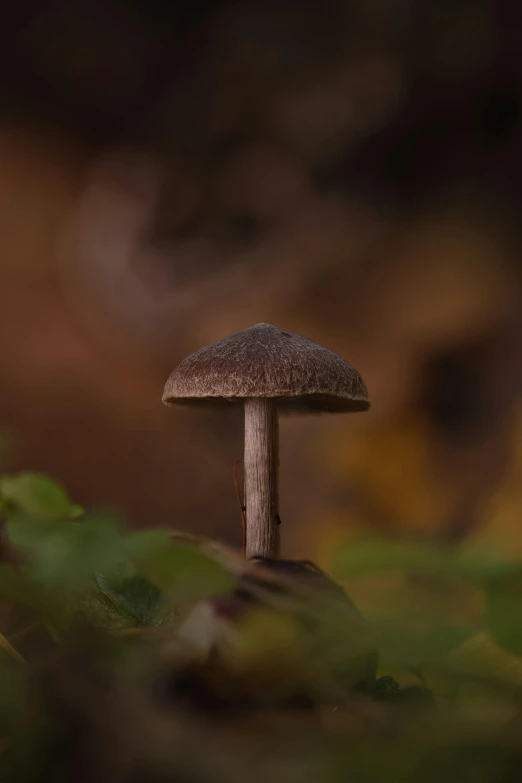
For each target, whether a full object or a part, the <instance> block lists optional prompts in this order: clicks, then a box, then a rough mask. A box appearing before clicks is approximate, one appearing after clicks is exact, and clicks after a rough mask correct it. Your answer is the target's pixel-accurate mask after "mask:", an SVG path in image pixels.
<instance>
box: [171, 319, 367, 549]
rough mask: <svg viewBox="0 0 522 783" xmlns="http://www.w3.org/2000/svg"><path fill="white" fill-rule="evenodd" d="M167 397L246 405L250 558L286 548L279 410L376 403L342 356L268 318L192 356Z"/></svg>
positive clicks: (179, 369) (188, 401)
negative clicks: (282, 527) (282, 542)
mask: <svg viewBox="0 0 522 783" xmlns="http://www.w3.org/2000/svg"><path fill="white" fill-rule="evenodd" d="M163 402H164V403H165V404H167V405H174V404H189V405H190V404H207V405H208V404H213V403H214V404H221V405H226V404H230V403H242V404H243V405H244V409H245V452H244V473H245V507H246V542H245V554H246V556H247V557H248V558H252V557H261V558H274V557H277V556H278V554H279V522H280V519H279V491H278V468H279V423H278V411H280V412H281V413H287V412H288V413H291V412H303V413H319V412H332V413H342V412H352V411H364V410H368V408H369V406H370V401H369V398H368V390H367V388H366V384H365V383H364V381H363V379H362V378H361V376H360V375H359V373H358V372H357V370H356V369H355V368H354V367H352V366H351V365H350V364H348V362H346V361H345V360H344V359H342V358H341V357H340V356H339V355H338V354H336V353H333V351H329V350H328V349H327V348H323V347H322V346H321V345H319V344H318V343H316V342H314V341H313V340H309V339H307V338H306V337H301V335H298V334H293V333H292V332H287V331H284V330H283V329H278V328H277V327H275V326H270V324H264V323H262V324H257V325H256V326H252V327H250V328H249V329H245V330H244V331H243V332H239V333H238V334H234V335H232V336H231V337H226V338H225V339H224V340H220V341H219V342H217V343H215V344H214V345H210V346H208V347H207V348H202V349H201V350H200V351H197V352H196V353H193V354H192V355H191V356H189V357H187V358H186V359H184V360H183V361H182V362H181V364H179V365H178V366H177V367H176V369H175V370H174V372H173V373H172V375H171V376H170V378H169V379H168V381H167V383H166V386H165V391H164V393H163Z"/></svg>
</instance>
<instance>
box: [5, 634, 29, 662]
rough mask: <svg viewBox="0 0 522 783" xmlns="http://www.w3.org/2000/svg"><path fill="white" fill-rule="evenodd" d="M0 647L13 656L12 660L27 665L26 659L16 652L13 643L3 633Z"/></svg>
mask: <svg viewBox="0 0 522 783" xmlns="http://www.w3.org/2000/svg"><path fill="white" fill-rule="evenodd" d="M0 647H2V648H3V649H4V650H5V651H6V652H7V653H8V654H9V655H10V656H11V658H14V659H15V661H18V663H27V661H26V660H25V658H23V657H22V656H21V655H20V653H19V652H18V650H15V648H14V647H13V645H12V644H11V642H10V641H9V640H8V639H6V638H5V636H4V635H3V633H0Z"/></svg>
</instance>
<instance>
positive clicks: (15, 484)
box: [0, 473, 83, 520]
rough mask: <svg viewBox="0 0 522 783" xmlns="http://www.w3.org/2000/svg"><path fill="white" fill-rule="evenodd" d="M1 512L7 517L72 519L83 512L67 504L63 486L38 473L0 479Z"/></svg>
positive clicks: (69, 503) (71, 504) (67, 498)
mask: <svg viewBox="0 0 522 783" xmlns="http://www.w3.org/2000/svg"><path fill="white" fill-rule="evenodd" d="M0 498H1V500H2V509H3V511H4V513H6V515H7V516H13V515H18V514H22V515H25V516H30V517H33V518H34V519H46V520H47V519H50V520H58V519H62V520H64V519H73V518H75V517H78V516H79V515H80V514H82V513H83V510H82V509H81V508H80V507H79V506H76V505H74V504H73V503H71V501H70V500H69V497H68V495H67V493H66V492H65V490H64V489H63V487H62V486H61V485H60V484H58V483H57V482H56V481H52V480H51V479H48V478H46V477H45V476H42V475H40V474H39V473H19V474H18V475H16V476H5V477H4V478H2V479H0Z"/></svg>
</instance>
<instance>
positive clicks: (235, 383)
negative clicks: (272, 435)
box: [163, 324, 370, 412]
mask: <svg viewBox="0 0 522 783" xmlns="http://www.w3.org/2000/svg"><path fill="white" fill-rule="evenodd" d="M250 397H264V398H273V399H277V401H278V403H279V407H280V408H281V410H283V411H288V412H290V411H317V412H320V411H331V412H336V411H338V412H343V411H364V410H367V409H368V408H369V407H370V401H369V399H368V390H367V388H366V384H365V383H364V381H363V379H362V378H361V376H360V375H359V373H358V372H357V370H356V369H355V368H354V367H352V366H351V365H350V364H348V362H346V361H345V360H344V359H342V358H341V357H340V356H339V355H338V354H336V353H333V351H329V350H328V349H327V348H323V347H322V345H319V343H316V342H314V341H313V340H308V339H307V338H306V337H301V335H298V334H293V333H292V332H286V331H284V330H283V329H278V328H277V327H275V326H270V324H257V325H256V326H251V327H250V329H245V331H244V332H239V333H238V334H233V335H232V336H231V337H226V338H225V339H224V340H220V341H219V342H218V343H215V344H214V345H210V346H208V348H202V349H201V350H200V351H197V352H196V353H193V354H192V355H191V356H188V357H187V358H186V359H184V360H183V361H182V362H181V364H179V365H178V366H177V367H176V369H175V370H174V372H173V373H172V375H171V376H170V378H169V379H168V381H167V384H166V386H165V391H164V393H163V402H164V403H166V404H167V405H174V404H183V403H184V404H193V403H200V404H201V403H206V404H211V403H227V402H228V403H229V402H241V401H242V400H244V399H245V398H250Z"/></svg>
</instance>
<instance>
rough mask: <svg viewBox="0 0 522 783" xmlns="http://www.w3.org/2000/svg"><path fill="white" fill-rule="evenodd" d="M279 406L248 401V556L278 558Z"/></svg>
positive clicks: (256, 400) (253, 400) (266, 400)
mask: <svg viewBox="0 0 522 783" xmlns="http://www.w3.org/2000/svg"><path fill="white" fill-rule="evenodd" d="M278 469H279V422H278V418H277V403H276V402H275V400H270V399H262V398H255V399H247V400H245V505H246V552H245V553H246V556H247V558H250V557H269V558H274V557H277V556H278V555H279V526H278V513H279V497H278V495H279V493H278V476H277V474H278Z"/></svg>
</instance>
